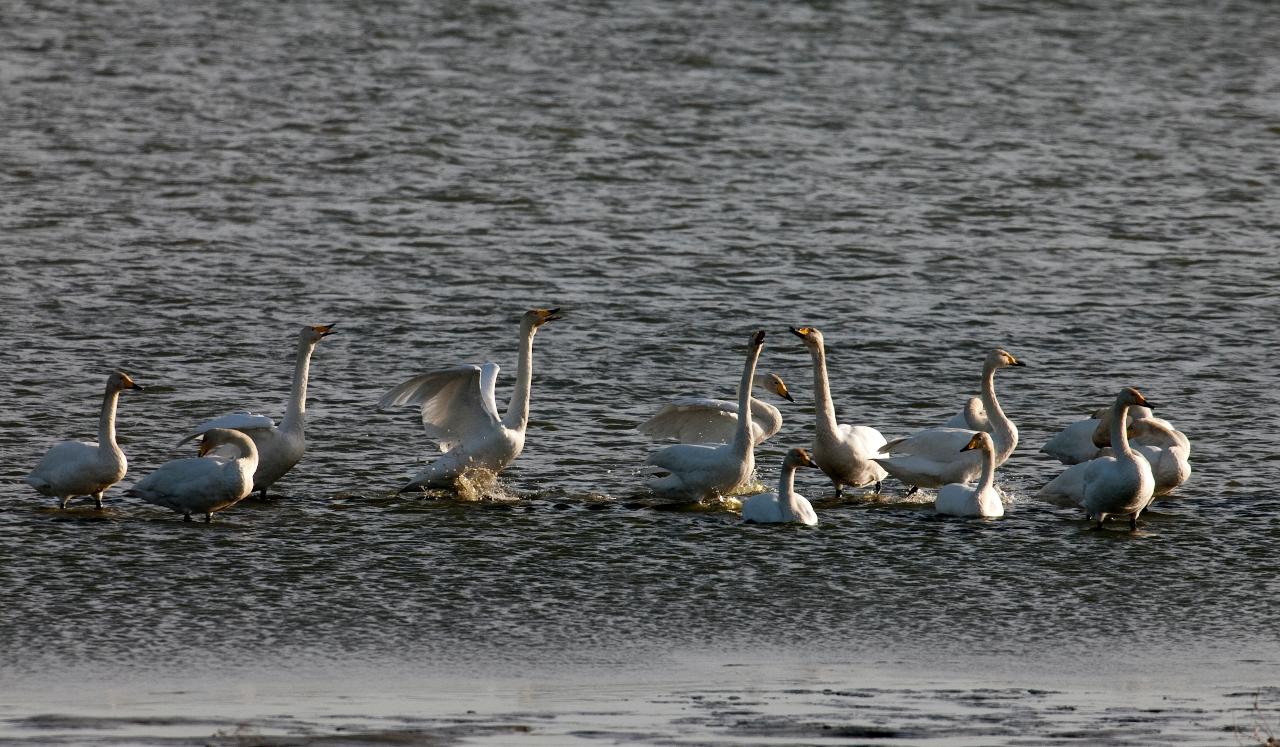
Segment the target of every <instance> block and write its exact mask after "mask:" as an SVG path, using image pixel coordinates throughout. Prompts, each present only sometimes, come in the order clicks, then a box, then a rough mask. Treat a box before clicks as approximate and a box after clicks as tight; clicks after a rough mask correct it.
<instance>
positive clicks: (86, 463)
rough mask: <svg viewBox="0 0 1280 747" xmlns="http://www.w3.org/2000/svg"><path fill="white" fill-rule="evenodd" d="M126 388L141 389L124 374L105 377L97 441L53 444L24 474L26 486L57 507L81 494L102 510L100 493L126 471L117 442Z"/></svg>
mask: <svg viewBox="0 0 1280 747" xmlns="http://www.w3.org/2000/svg"><path fill="white" fill-rule="evenodd" d="M125 389H139V390H141V389H143V387H142V386H140V385H139V384H138V383H137V382H135V381H134V380H133V379H132V378H130V377H129V375H128V374H126V373H125V372H124V371H116V372H115V373H113V374H111V375H110V376H108V377H107V389H106V393H105V394H104V395H103V397H102V411H101V412H100V413H99V415H98V440H97V441H96V442H95V441H62V442H59V443H56V444H54V445H53V446H51V447H50V448H49V451H47V452H45V455H44V458H42V459H41V460H40V463H39V464H37V465H36V467H35V469H33V470H31V474H29V475H27V478H26V482H27V484H28V485H30V486H31V487H33V488H35V489H36V492H37V493H40V494H41V495H47V496H50V497H52V498H57V499H58V507H59V508H66V507H67V502H68V501H70V500H71V499H72V498H74V497H76V496H80V495H87V496H91V497H92V498H93V503H94V506H96V507H97V508H102V494H103V493H104V492H106V490H107V488H109V487H111V486H112V485H115V484H116V483H118V482H120V481H121V480H123V479H124V476H125V473H126V472H128V471H129V461H128V460H127V459H126V458H125V456H124V451H123V450H121V449H120V445H119V444H117V443H116V404H117V403H118V402H119V401H120V392H122V391H124V390H125Z"/></svg>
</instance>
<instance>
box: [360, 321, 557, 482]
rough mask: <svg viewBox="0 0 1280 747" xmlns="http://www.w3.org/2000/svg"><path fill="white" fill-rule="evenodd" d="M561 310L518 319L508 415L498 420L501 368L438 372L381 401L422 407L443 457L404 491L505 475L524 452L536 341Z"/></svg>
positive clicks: (412, 381)
mask: <svg viewBox="0 0 1280 747" xmlns="http://www.w3.org/2000/svg"><path fill="white" fill-rule="evenodd" d="M559 311H560V310H559V309H532V310H530V311H527V312H525V314H524V316H522V317H521V319H520V358H519V362H518V363H517V365H516V388H515V393H514V394H513V395H512V397H511V402H510V403H509V404H508V406H507V412H506V414H505V415H504V416H502V417H501V418H499V417H498V405H497V402H496V401H495V399H494V388H495V385H496V383H497V380H498V365H497V364H496V363H485V364H483V365H480V366H475V365H466V366H455V367H453V368H445V369H439V370H436V371H431V372H429V373H425V374H422V375H420V376H415V377H413V378H411V379H409V380H407V381H404V382H402V383H401V384H399V385H397V386H396V387H395V388H393V389H392V390H391V391H389V392H387V393H386V394H385V395H383V397H382V399H380V400H379V401H378V409H380V410H382V409H385V408H388V407H395V406H399V405H420V406H421V408H422V409H421V412H422V427H423V429H424V430H425V431H426V432H427V437H428V438H431V439H434V440H435V441H437V442H438V443H439V445H440V451H442V452H444V455H443V456H441V457H440V458H439V459H436V460H435V461H434V462H432V463H431V464H429V465H427V467H426V469H424V470H422V471H421V472H419V473H418V474H417V475H415V476H414V477H413V478H412V479H411V480H410V481H409V483H408V484H407V485H405V486H404V487H402V488H401V489H400V492H402V493H404V492H409V491H414V490H419V489H422V488H453V487H455V486H456V484H457V481H458V478H459V477H461V476H462V475H463V474H465V473H466V472H468V471H471V470H487V471H489V472H491V473H493V474H495V475H496V474H497V473H499V472H501V471H502V469H503V468H505V467H506V466H507V465H508V464H510V463H511V462H512V461H514V460H515V458H516V457H518V456H520V452H521V451H522V450H523V449H524V437H525V429H526V428H527V427H528V425H529V393H530V389H531V387H532V383H533V336H534V334H536V333H537V331H538V329H539V328H540V327H541V326H542V325H544V324H546V323H547V322H551V321H555V320H557V319H561V318H563V317H561V316H560V314H559Z"/></svg>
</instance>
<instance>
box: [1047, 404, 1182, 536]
mask: <svg viewBox="0 0 1280 747" xmlns="http://www.w3.org/2000/svg"><path fill="white" fill-rule="evenodd" d="M1134 405H1141V406H1142V407H1155V405H1154V404H1153V403H1151V402H1149V401H1147V399H1146V398H1145V397H1143V396H1142V393H1141V392H1139V391H1138V390H1137V389H1134V388H1132V387H1129V388H1125V389H1122V390H1120V394H1119V395H1117V396H1116V402H1115V404H1114V405H1112V408H1113V412H1112V413H1111V416H1110V417H1111V418H1112V420H1111V448H1112V450H1113V451H1114V452H1115V456H1104V457H1098V458H1097V459H1094V460H1092V461H1090V462H1088V463H1087V464H1085V465H1081V466H1083V470H1082V475H1081V480H1082V487H1081V495H1080V505H1081V506H1082V507H1083V508H1084V510H1085V511H1087V512H1088V513H1089V515H1090V516H1092V517H1094V519H1096V520H1097V526H1098V528H1099V529H1101V528H1102V522H1103V521H1104V520H1106V518H1107V516H1128V517H1129V528H1130V529H1137V528H1138V514H1139V513H1141V512H1142V509H1144V508H1146V507H1147V505H1148V504H1149V503H1150V502H1151V498H1152V496H1153V494H1154V492H1155V483H1156V481H1155V477H1154V476H1153V475H1152V474H1151V465H1150V464H1148V463H1147V460H1146V458H1144V457H1143V456H1142V455H1141V454H1139V453H1137V452H1135V451H1134V450H1133V449H1131V448H1130V447H1129V437H1128V434H1127V432H1126V431H1127V430H1128V429H1127V428H1126V427H1125V423H1126V422H1127V419H1128V409H1129V408H1130V407H1131V406H1134ZM1070 469H1077V467H1071V468H1070ZM1042 492H1043V491H1042Z"/></svg>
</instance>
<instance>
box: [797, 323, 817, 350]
mask: <svg viewBox="0 0 1280 747" xmlns="http://www.w3.org/2000/svg"><path fill="white" fill-rule="evenodd" d="M791 334H793V335H795V336H796V337H799V338H800V339H801V340H804V344H805V345H806V346H808V347H809V348H810V349H817V348H820V347H822V333H821V332H819V331H818V329H817V327H792V328H791Z"/></svg>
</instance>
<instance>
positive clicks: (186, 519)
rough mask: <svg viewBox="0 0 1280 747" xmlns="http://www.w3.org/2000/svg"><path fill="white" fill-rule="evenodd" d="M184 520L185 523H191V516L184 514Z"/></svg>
mask: <svg viewBox="0 0 1280 747" xmlns="http://www.w3.org/2000/svg"><path fill="white" fill-rule="evenodd" d="M182 520H183V521H191V514H183V515H182Z"/></svg>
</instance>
